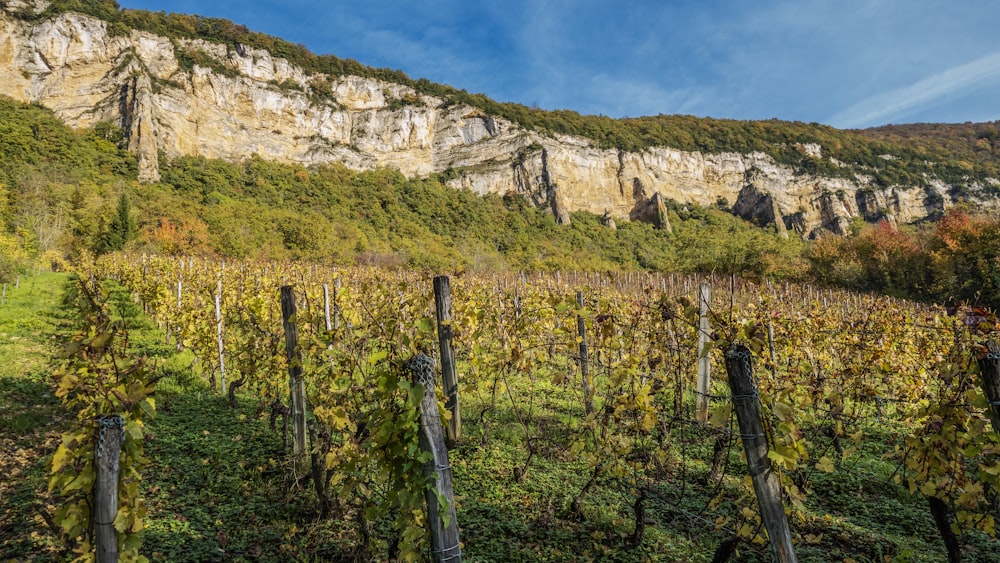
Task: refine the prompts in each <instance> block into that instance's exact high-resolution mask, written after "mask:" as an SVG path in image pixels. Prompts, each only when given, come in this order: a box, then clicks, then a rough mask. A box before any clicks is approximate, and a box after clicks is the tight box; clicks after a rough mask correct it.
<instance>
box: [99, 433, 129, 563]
mask: <svg viewBox="0 0 1000 563" xmlns="http://www.w3.org/2000/svg"><path fill="white" fill-rule="evenodd" d="M124 426H125V421H124V420H123V419H122V417H120V416H118V415H117V414H114V415H108V416H102V417H100V418H98V419H97V427H98V430H97V446H96V447H95V448H94V473H95V475H94V518H93V519H94V549H95V551H96V554H95V555H96V560H97V563H117V561H118V531H117V530H115V526H114V522H115V517H117V516H118V474H119V472H120V470H121V462H120V458H121V449H122V441H123V440H124V438H125V428H124Z"/></svg>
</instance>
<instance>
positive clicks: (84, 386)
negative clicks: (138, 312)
mask: <svg viewBox="0 0 1000 563" xmlns="http://www.w3.org/2000/svg"><path fill="white" fill-rule="evenodd" d="M78 285H79V290H78V291H79V295H78V298H79V300H80V301H81V302H82V303H83V304H84V305H85V308H87V310H88V311H90V313H89V316H88V323H87V325H86V326H85V327H84V328H83V329H82V330H81V331H80V333H79V334H78V335H77V336H76V337H75V338H74V344H73V345H71V346H70V350H69V352H70V359H69V360H68V364H67V367H65V368H63V369H62V370H61V371H60V373H59V376H58V389H59V390H58V392H57V396H59V397H61V398H62V399H63V400H64V401H65V402H67V404H69V405H70V406H72V407H74V408H76V409H77V410H78V412H79V413H80V414H79V416H78V420H79V421H80V423H79V424H78V426H77V428H76V430H75V431H73V432H70V433H68V434H66V435H65V436H64V437H63V443H62V445H61V446H60V447H59V449H58V450H57V451H56V453H55V456H54V458H53V460H52V462H51V474H52V477H51V479H52V481H51V484H50V488H52V489H53V490H56V491H59V492H60V493H61V494H62V495H63V498H64V499H65V500H66V503H65V504H64V506H63V508H61V509H60V512H59V513H58V514H57V518H58V519H59V523H60V525H61V526H62V527H63V529H64V530H65V531H66V534H67V536H68V537H69V538H74V539H76V540H78V544H77V545H78V549H79V551H80V552H83V553H88V552H89V551H90V549H91V547H92V543H91V539H92V538H94V537H95V536H97V535H99V534H100V533H101V532H102V530H103V531H108V530H111V529H112V528H113V530H115V531H117V532H118V542H117V543H118V546H117V547H118V548H119V549H120V551H121V556H122V557H123V558H124V559H127V558H134V557H138V556H139V554H140V553H146V551H145V550H144V549H143V548H142V547H141V535H142V530H143V528H144V527H145V526H146V521H147V520H155V518H156V515H155V514H154V513H153V512H152V511H147V507H146V505H145V501H144V499H143V491H144V490H145V489H144V488H143V487H148V486H149V484H148V483H143V471H144V468H145V467H146V466H147V464H148V460H146V459H145V458H144V455H143V442H144V433H145V432H146V430H145V427H146V425H147V424H148V423H149V421H151V420H152V417H153V416H154V414H155V411H156V405H157V401H156V386H157V384H158V382H160V381H161V378H162V377H163V374H161V373H160V370H158V369H156V366H155V365H153V364H152V363H150V362H147V361H145V360H144V359H143V358H141V357H136V356H135V355H134V354H133V355H130V353H129V351H128V346H129V342H128V330H127V329H128V327H126V326H124V323H121V322H120V321H116V320H114V316H113V315H110V314H108V313H107V312H106V310H105V308H106V307H107V303H109V301H108V297H107V296H108V295H109V293H108V291H109V290H108V288H109V287H118V288H120V291H123V292H124V293H125V294H128V295H130V296H132V299H133V301H134V303H135V304H136V306H138V307H141V308H142V310H143V311H144V313H145V314H146V315H148V317H149V318H150V319H152V320H153V322H155V323H156V324H157V325H158V326H159V328H160V329H161V330H162V335H163V337H164V338H165V342H164V345H165V346H169V347H170V348H171V349H176V350H184V351H187V352H188V354H189V357H190V358H191V369H192V373H194V374H196V376H197V377H198V378H200V379H203V380H204V381H205V382H207V385H208V387H209V388H210V389H211V390H212V391H213V392H214V393H215V394H216V396H218V397H220V400H224V401H226V402H228V403H229V404H230V405H231V408H232V409H240V408H243V409H249V412H250V413H251V415H250V416H249V417H244V418H246V419H247V422H246V424H247V425H249V424H251V423H253V422H255V421H265V423H266V424H267V425H269V426H270V427H271V428H272V429H273V432H274V433H275V435H277V436H278V439H279V440H281V441H282V443H283V444H284V446H283V450H284V451H285V452H286V453H285V455H286V459H285V461H279V463H278V466H280V467H281V468H282V474H281V475H280V476H279V477H277V478H278V479H281V480H283V482H285V483H287V484H288V488H289V489H290V490H292V491H295V494H296V495H298V496H300V497H305V498H306V499H307V501H306V502H307V503H308V504H309V505H310V506H312V507H313V509H314V514H313V516H312V517H313V518H314V519H317V520H324V521H327V520H336V521H338V522H342V523H343V529H342V532H343V536H344V537H345V538H346V539H343V538H341V539H342V542H343V543H342V544H339V545H342V546H344V547H343V548H342V549H341V548H338V549H341V551H338V552H337V553H336V554H327V555H326V556H324V557H320V558H321V559H323V558H326V559H352V558H353V559H357V560H395V559H404V560H412V559H417V560H421V559H433V560H437V561H458V560H461V559H465V560H480V561H496V560H549V561H570V560H572V561H575V560H587V559H593V560H621V561H637V560H663V561H674V560H683V561H687V560H690V561H710V560H714V561H725V560H728V559H735V560H743V561H768V560H772V558H773V557H777V558H778V559H779V560H782V561H789V560H795V558H796V556H797V557H798V559H799V560H809V561H830V560H838V561H839V560H845V561H846V560H853V561H911V560H913V561H934V560H951V561H957V560H968V561H991V560H997V559H996V558H997V556H996V555H995V553H996V549H997V547H998V546H997V544H996V542H995V539H993V538H994V536H995V519H996V517H997V516H998V514H1000V497H998V495H997V491H996V486H997V479H998V475H1000V457H998V454H1000V439H998V434H997V433H996V431H995V429H996V425H997V424H1000V395H996V389H1000V388H996V389H994V388H991V387H990V384H989V383H988V378H985V377H984V376H986V375H990V374H992V375H994V376H995V375H996V372H997V367H998V366H1000V359H997V358H998V357H1000V356H997V355H996V352H995V349H994V348H992V347H991V345H990V338H991V337H992V336H993V333H994V331H996V330H997V329H998V328H1000V325H998V324H997V321H996V319H995V318H994V317H992V316H991V315H990V314H989V313H988V312H986V311H982V310H978V309H973V308H967V307H959V308H957V309H956V310H954V311H950V313H951V314H948V313H949V312H946V311H945V310H943V309H938V308H933V307H927V306H920V305H915V304H913V303H910V302H905V301H900V300H896V299H892V298H887V297H879V296H866V295H858V294H852V293H846V292H840V291H830V290H817V289H811V288H803V287H797V286H789V285H786V284H780V285H779V284H773V285H772V284H771V283H768V282H766V281H764V282H760V283H755V282H750V281H745V280H740V279H737V278H712V277H709V278H698V277H695V276H678V275H669V274H635V273H632V274H600V275H599V274H593V273H559V274H544V275H536V274H518V273H509V274H496V275H492V276H482V275H473V274H464V273H461V272H460V273H457V274H456V275H453V276H451V277H450V278H448V279H444V278H434V279H432V277H431V276H429V275H425V274H422V273H418V272H412V271H386V270H379V269H369V268H349V269H344V268H340V269H333V268H326V267H322V266H320V265H316V264H305V263H297V264H296V263H246V262H235V263H234V262H221V261H207V260H203V259H192V258H183V259H182V258H161V257H149V256H141V257H139V256H126V255H108V256H104V257H102V258H101V259H100V260H99V261H98V263H97V264H96V266H95V268H94V270H93V272H88V273H84V274H82V275H81V276H80V282H79V284H78ZM703 286H704V289H703ZM709 290H710V291H711V296H709ZM435 296H437V299H436V298H435ZM414 358H417V359H416V360H415V359H414ZM428 358H431V359H433V363H434V370H435V373H439V375H437V376H435V377H434V378H432V379H433V380H436V381H437V383H436V384H435V383H434V382H433V381H431V382H430V384H429V385H427V383H428V382H427V381H418V379H419V378H417V377H416V374H417V372H418V371H420V369H421V368H418V367H414V366H416V365H418V364H419V363H420V362H421V361H426V359H428ZM451 377H454V378H455V381H456V383H451ZM734 378H742V379H734ZM442 382H443V383H442ZM421 383H423V385H422V384H421ZM736 384H740V385H744V384H745V388H746V390H737V385H736ZM425 389H435V391H436V398H437V399H438V400H437V401H436V403H437V404H436V407H437V409H439V410H440V412H441V419H442V420H441V423H442V424H443V426H444V431H445V437H446V442H447V446H448V448H447V452H446V453H444V455H445V457H444V458H440V457H438V455H439V454H441V453H442V452H438V451H433V450H434V448H433V447H430V448H429V447H428V444H427V443H426V440H425V438H423V434H422V432H423V428H424V427H425V426H426V425H427V424H429V422H428V421H427V420H426V419H425V418H422V417H421V412H422V409H423V408H425V407H426V403H427V401H423V399H424V398H425ZM422 403H423V404H422ZM431 403H435V401H431ZM744 411H745V412H746V413H752V414H753V415H754V416H755V417H756V425H757V426H755V427H754V428H758V430H753V431H748V430H747V428H750V427H749V426H745V422H746V420H745V419H744V418H743V417H744V415H745V412H744ZM424 412H426V411H424ZM435 412H436V411H435ZM104 415H118V417H117V418H114V419H113V420H112V419H110V418H107V417H106V416H105V417H104V418H100V420H101V421H102V422H101V426H100V427H101V431H100V433H99V434H98V433H97V432H96V430H95V428H96V426H95V424H94V422H93V421H94V420H96V419H98V417H99V416H104ZM241 416H242V415H241ZM424 416H425V417H426V415H424ZM435 418H436V417H435ZM108 420H110V422H108ZM433 422H434V423H437V422H438V421H437V420H435V421H433ZM206 432H207V431H206ZM248 432H249V431H248ZM119 436H120V438H119ZM119 441H120V443H121V451H122V455H121V460H122V461H121V475H122V476H121V481H120V485H119V486H118V489H117V495H116V496H117V497H119V498H117V499H116V502H118V503H119V504H120V506H121V508H120V509H119V510H118V511H117V513H116V512H114V511H112V512H110V520H109V519H108V517H107V516H99V517H95V516H94V515H95V514H100V513H99V512H96V511H95V512H91V511H90V508H91V503H95V502H96V503H97V504H98V505H99V504H100V503H99V501H93V500H92V499H91V497H90V496H89V495H90V490H91V488H90V486H91V485H93V484H94V483H95V481H99V480H100V479H99V476H98V475H99V469H95V465H100V460H101V459H102V458H100V457H97V458H96V459H98V462H97V463H95V462H93V461H92V460H93V459H95V449H96V450H98V451H101V452H103V451H107V450H104V449H103V448H105V447H108V443H109V442H114V443H117V442H119ZM755 449H757V450H759V451H761V452H764V454H763V457H762V459H756V456H755V454H754V450H755ZM429 452H430V453H429ZM432 454H433V457H432ZM449 456H450V463H449V462H447V460H448V459H449ZM442 459H443V460H444V461H442ZM238 461H239V460H231V463H232V464H236V463H237V462H238ZM755 464H757V465H755ZM241 467H242V465H241ZM216 471H218V472H225V471H227V468H226V466H225V464H222V466H220V467H217V468H216ZM442 476H447V479H446V481H447V487H446V488H447V489H451V487H452V483H453V486H454V491H455V496H454V497H451V496H450V495H448V494H445V493H446V492H450V491H445V490H444V489H445V487H444V486H443V485H442ZM758 478H759V479H765V478H768V479H770V485H769V486H772V487H773V488H774V490H776V491H777V494H776V496H773V497H772V498H771V499H770V500H766V499H764V497H762V496H761V495H762V493H761V492H760V489H759V487H758V485H759V484H758ZM473 484H474V486H473ZM769 502H777V508H775V506H774V505H771V506H768V505H767V503H769ZM769 510H770V513H771V517H770V518H769V517H767V516H766V514H767V513H768V511H769ZM857 510H861V513H857V512H856V511H857ZM438 511H441V514H442V515H443V516H438ZM510 511H517V512H514V513H512V512H510ZM762 514H764V515H765V516H762ZM429 515H432V516H429ZM773 518H778V519H781V520H783V521H785V522H786V524H785V527H786V528H787V529H788V530H789V534H790V535H789V538H788V540H789V541H788V544H787V546H786V547H787V548H788V550H789V551H794V553H784V554H783V552H782V550H783V549H784V548H782V547H781V546H779V545H778V542H777V541H772V540H774V537H775V536H776V533H775V531H774V530H775V528H772V524H771V522H770V521H769V520H770V519H773ZM102 519H103V520H105V521H103V522H102V521H101V520H102ZM456 520H457V522H456ZM456 524H457V526H456ZM497 527H506V529H504V530H503V531H501V532H500V533H499V536H498V535H497V532H496V529H497ZM437 528H443V529H445V530H447V529H452V530H453V532H454V534H455V535H454V536H452V537H455V538H459V537H460V542H461V543H458V544H455V545H445V544H444V543H441V542H442V541H444V540H441V539H440V537H439V536H438V534H437ZM431 529H435V533H433V534H432V533H430V530H431ZM112 533H113V532H112ZM445 543H447V542H445ZM791 546H794V547H791ZM154 558H155V557H154ZM235 558H236V559H246V560H250V559H254V557H253V556H252V554H247V553H244V554H242V555H241V556H239V557H235ZM297 558H304V559H309V558H310V557H307V556H304V555H302V554H300V555H298V556H297Z"/></svg>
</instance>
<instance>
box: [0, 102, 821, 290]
mask: <svg viewBox="0 0 1000 563" xmlns="http://www.w3.org/2000/svg"><path fill="white" fill-rule="evenodd" d="M116 143H117V144H116ZM119 144H120V145H122V146H124V140H123V139H122V135H121V132H120V131H119V130H117V129H115V128H113V127H111V126H107V125H100V126H99V127H97V128H96V129H84V130H79V131H74V130H72V129H70V128H69V127H68V126H66V125H65V124H63V123H62V122H61V121H59V120H58V119H57V118H56V117H55V115H53V113H52V112H51V111H50V110H48V109H45V108H43V107H41V106H39V105H37V104H23V103H20V102H15V101H13V100H10V99H9V98H3V97H0V188H2V190H0V194H2V196H3V197H2V198H0V203H2V205H0V210H2V213H0V218H2V221H0V230H2V233H3V234H2V235H0V250H2V251H3V252H2V254H0V255H2V256H3V264H7V265H8V266H7V267H5V268H0V279H4V280H5V279H6V278H7V277H11V278H12V274H10V275H7V276H5V275H4V272H5V271H6V272H8V273H10V272H13V271H14V270H15V269H16V268H17V267H18V266H17V264H12V262H18V263H22V264H23V263H26V262H27V260H28V259H29V257H32V256H39V255H41V256H42V260H43V261H45V262H47V263H48V264H49V265H51V264H52V263H56V264H59V263H62V262H63V261H65V260H75V261H86V259H87V257H88V256H92V255H93V254H94V253H100V252H105V251H108V250H113V249H115V246H114V245H109V244H108V237H107V234H108V232H109V230H110V229H111V227H112V224H113V222H114V220H115V216H116V213H117V212H116V205H117V202H118V200H119V198H120V196H121V195H122V194H124V195H125V196H126V197H127V198H128V199H129V200H130V201H131V202H132V205H131V207H132V211H131V214H132V218H133V219H134V222H135V224H136V228H135V231H134V232H133V233H132V235H131V237H130V238H129V241H130V242H128V244H127V247H128V248H129V249H132V250H135V251H142V252H148V253H157V254H196V255H222V256H228V257H235V258H257V259H288V258H298V259H311V260H322V261H326V262H333V263H338V264H353V263H375V264H381V265H385V266H394V267H400V266H408V267H413V268H430V269H436V270H439V271H440V270H446V269H448V270H452V269H480V270H503V269H507V268H513V269H524V270H554V269H567V270H571V269H576V270H591V271H595V270H637V269H654V270H673V271H699V270H712V269H719V270H720V271H721V270H722V269H726V268H728V269H730V270H732V269H737V270H747V271H756V272H758V273H761V274H762V273H764V272H765V271H772V272H773V273H774V274H775V275H778V276H782V275H784V276H800V275H801V274H802V273H803V270H804V265H803V263H802V259H801V257H800V256H801V248H802V244H801V242H800V241H797V240H796V239H790V240H789V239H782V238H780V237H778V235H777V234H776V232H774V231H773V230H771V231H768V230H764V229H759V228H756V227H753V226H752V225H750V224H747V223H745V222H743V221H741V220H739V219H738V218H736V217H733V216H732V215H731V214H729V213H726V212H723V211H721V210H718V209H700V208H695V207H691V208H687V209H684V208H681V207H678V206H674V205H671V206H670V207H671V209H670V210H669V211H668V212H667V217H668V218H669V220H670V221H671V224H672V226H673V230H672V233H671V232H668V231H667V230H665V229H657V228H654V227H653V226H652V225H647V224H644V223H623V224H621V225H618V226H617V228H609V227H608V226H606V225H605V224H606V223H607V221H606V220H605V221H604V223H605V224H602V219H601V218H600V217H598V216H595V215H592V214H589V213H586V212H578V213H575V214H573V222H572V224H571V225H568V226H560V225H558V224H557V223H556V221H555V220H554V218H553V217H552V216H551V215H549V214H547V213H545V212H544V211H543V210H540V209H537V208H534V207H532V206H531V205H530V204H528V203H527V202H526V201H525V200H523V199H522V198H519V197H501V196H497V195H484V196H479V195H476V194H474V193H472V192H469V191H467V190H454V189H451V188H448V187H447V186H446V185H445V184H444V183H443V182H442V180H443V178H442V177H441V176H433V177H430V178H425V179H408V178H406V177H405V176H403V175H402V174H400V173H399V172H397V171H394V170H388V169H379V170H375V171H369V172H357V171H353V170H349V169H347V168H345V167H343V166H340V165H335V164H334V165H326V166H317V167H313V168H310V169H306V168H304V167H302V166H300V165H292V164H279V163H275V162H268V161H265V160H263V159H260V158H252V159H249V160H247V161H246V162H244V163H231V162H227V161H223V160H218V159H214V160H213V159H206V158H203V157H177V158H173V159H168V160H165V161H164V162H163V163H161V171H162V178H161V180H160V181H159V182H155V183H149V184H140V183H139V182H138V181H137V180H136V176H137V162H136V157H135V155H134V154H132V153H130V152H128V151H127V150H125V149H124V148H120V147H119ZM118 248H120V245H119V246H118Z"/></svg>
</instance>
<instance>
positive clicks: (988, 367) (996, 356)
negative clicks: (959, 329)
mask: <svg viewBox="0 0 1000 563" xmlns="http://www.w3.org/2000/svg"><path fill="white" fill-rule="evenodd" d="M978 362H979V372H980V374H981V379H980V380H979V384H980V385H981V386H982V387H983V393H984V394H985V395H986V400H987V401H989V402H990V411H989V414H990V421H991V422H992V423H993V431H994V432H1000V346H998V345H997V343H996V342H993V341H990V342H989V343H987V354H986V356H985V357H983V358H980V359H979V360H978Z"/></svg>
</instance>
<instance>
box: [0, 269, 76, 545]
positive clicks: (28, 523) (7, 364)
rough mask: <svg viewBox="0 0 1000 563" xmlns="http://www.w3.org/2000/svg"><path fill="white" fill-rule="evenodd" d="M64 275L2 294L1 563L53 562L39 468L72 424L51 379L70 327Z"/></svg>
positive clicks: (28, 281)
mask: <svg viewBox="0 0 1000 563" xmlns="http://www.w3.org/2000/svg"><path fill="white" fill-rule="evenodd" d="M68 280H69V276H67V275H65V274H52V273H43V274H41V275H39V276H36V277H32V278H25V279H22V280H21V284H20V287H18V288H14V287H13V286H8V288H7V302H6V304H4V305H0V476H2V477H0V560H3V561H8V560H32V561H37V560H47V559H52V558H59V557H58V553H59V550H60V548H61V546H60V544H59V540H58V537H57V536H56V534H55V533H54V531H53V530H52V528H51V527H50V525H49V524H48V523H47V522H46V517H47V516H48V515H51V514H52V513H53V512H54V511H55V506H54V505H53V501H52V498H51V496H50V495H49V494H48V493H47V491H46V479H45V461H46V459H47V457H48V456H50V455H51V454H52V452H53V451H55V448H56V446H57V445H58V444H59V436H60V434H61V433H62V432H63V431H64V430H65V429H66V427H67V426H68V425H69V424H70V423H71V422H72V416H70V415H68V414H67V413H66V411H65V410H64V409H63V408H62V406H61V405H60V403H59V400H58V399H56V398H55V396H54V395H53V394H52V389H51V385H50V380H49V377H50V375H51V372H52V369H51V368H52V366H53V358H54V357H55V356H56V355H57V353H58V350H59V345H60V342H62V341H63V340H64V337H65V336H67V335H68V334H69V331H70V330H71V325H72V319H71V315H70V313H69V312H67V311H66V310H65V309H64V308H63V307H62V306H61V297H62V294H63V289H64V287H65V285H66V283H67V282H68Z"/></svg>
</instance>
